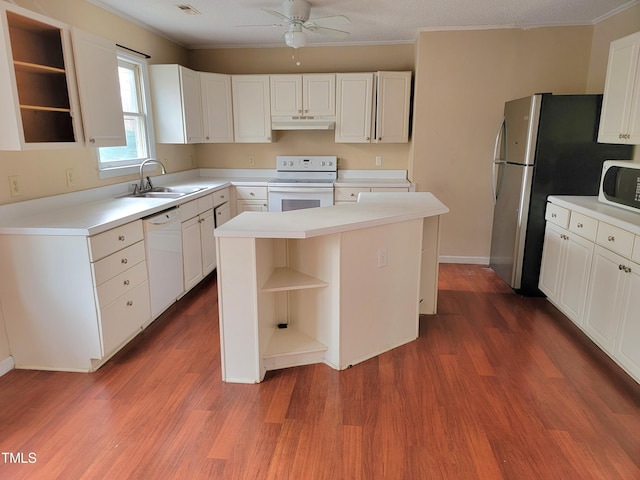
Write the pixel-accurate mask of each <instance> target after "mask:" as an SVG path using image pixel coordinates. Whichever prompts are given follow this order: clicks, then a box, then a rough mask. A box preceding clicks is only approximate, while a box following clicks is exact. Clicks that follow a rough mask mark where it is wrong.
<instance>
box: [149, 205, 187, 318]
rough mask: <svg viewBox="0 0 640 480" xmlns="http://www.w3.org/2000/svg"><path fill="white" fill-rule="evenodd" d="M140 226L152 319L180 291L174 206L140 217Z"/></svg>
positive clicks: (179, 235) (178, 231)
mask: <svg viewBox="0 0 640 480" xmlns="http://www.w3.org/2000/svg"><path fill="white" fill-rule="evenodd" d="M143 226H144V244H145V249H146V254H147V271H148V273H149V293H150V296H151V318H152V319H155V318H156V317H158V316H159V315H160V314H161V313H162V312H164V311H165V310H166V309H167V308H168V307H169V306H170V305H171V304H173V303H174V302H175V301H176V300H177V299H178V298H179V297H180V296H181V295H182V294H183V293H184V283H183V279H182V278H183V274H182V233H181V224H180V211H179V210H178V208H176V207H174V208H171V209H169V210H164V211H163V212H160V213H157V214H155V215H153V216H151V217H147V218H144V219H143Z"/></svg>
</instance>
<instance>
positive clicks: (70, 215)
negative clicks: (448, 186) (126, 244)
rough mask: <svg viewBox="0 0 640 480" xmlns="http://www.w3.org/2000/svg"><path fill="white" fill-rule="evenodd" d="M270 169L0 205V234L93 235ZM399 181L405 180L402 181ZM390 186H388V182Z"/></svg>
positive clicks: (378, 176) (397, 179) (377, 177)
mask: <svg viewBox="0 0 640 480" xmlns="http://www.w3.org/2000/svg"><path fill="white" fill-rule="evenodd" d="M366 172H367V171H366V170H347V171H344V172H342V176H343V177H344V176H345V175H346V178H347V179H348V180H349V181H350V182H360V183H359V185H362V184H363V183H367V184H378V182H380V184H383V185H384V186H395V185H396V183H397V184H398V185H400V184H401V186H408V185H409V183H408V182H407V180H406V178H404V177H406V172H405V171H404V170H399V171H395V170H387V171H372V173H371V174H369V175H370V178H364V177H363V175H367V173H366ZM276 174H277V172H276V170H274V169H216V168H204V169H194V170H188V171H183V172H177V173H173V174H167V175H157V176H154V177H153V178H152V180H153V182H154V184H155V185H156V186H194V187H195V186H197V187H205V188H206V189H205V190H201V191H199V192H197V193H194V194H190V195H185V196H182V197H179V198H173V199H161V198H144V197H137V198H132V197H126V196H123V195H126V194H127V191H128V188H129V184H132V183H137V182H135V181H129V182H124V183H120V184H116V185H110V186H107V187H99V188H93V189H90V190H84V191H79V192H72V193H67V194H61V195H55V196H52V197H45V198H38V199H34V200H27V201H24V202H16V203H10V204H6V205H0V234H11V235H20V234H25V235H95V234H97V233H101V232H104V231H106V230H109V229H111V228H115V227H119V226H120V225H124V224H125V223H128V222H131V221H133V220H137V219H140V218H143V217H147V216H149V215H153V214H155V213H158V212H161V211H162V210H166V209H168V208H172V207H175V206H178V205H180V204H182V203H185V202H188V201H191V200H194V199H196V198H198V197H201V196H203V195H207V194H209V193H212V192H213V191H215V190H218V189H221V188H225V187H228V186H230V185H238V186H266V185H267V182H268V181H269V180H271V179H273V178H275V177H276ZM402 178H404V181H403V180H402ZM390 182H391V183H390Z"/></svg>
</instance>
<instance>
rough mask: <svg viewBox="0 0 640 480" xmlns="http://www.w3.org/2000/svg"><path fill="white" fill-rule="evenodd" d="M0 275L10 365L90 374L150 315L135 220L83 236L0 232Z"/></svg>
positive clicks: (140, 234) (140, 239) (139, 227)
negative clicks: (11, 359)
mask: <svg viewBox="0 0 640 480" xmlns="http://www.w3.org/2000/svg"><path fill="white" fill-rule="evenodd" d="M0 271H2V272H3V275H2V276H0V299H1V303H2V312H3V315H4V319H5V324H6V329H7V336H8V338H9V343H10V346H11V355H12V356H13V358H14V360H15V363H16V367H17V368H27V369H28V368H32V369H41V370H68V371H91V370H95V369H96V368H98V367H99V366H100V365H102V364H103V363H104V362H105V361H106V360H108V359H109V358H110V357H111V356H112V355H113V354H114V353H116V352H117V351H118V350H119V349H120V348H121V347H122V346H123V345H124V344H126V343H127V341H129V340H130V339H131V338H133V337H134V336H135V335H137V334H138V333H139V332H140V331H141V330H142V328H143V325H145V324H147V323H148V321H149V319H150V317H151V307H150V301H149V283H148V281H147V269H146V261H145V249H144V243H143V232H142V222H141V221H140V220H136V221H134V222H131V223H128V224H126V225H123V226H121V227H117V228H114V229H112V230H108V231H106V232H103V233H100V234H97V235H94V236H91V237H86V236H81V235H1V236H0ZM27 292H28V295H25V293H27ZM34 299H37V301H34Z"/></svg>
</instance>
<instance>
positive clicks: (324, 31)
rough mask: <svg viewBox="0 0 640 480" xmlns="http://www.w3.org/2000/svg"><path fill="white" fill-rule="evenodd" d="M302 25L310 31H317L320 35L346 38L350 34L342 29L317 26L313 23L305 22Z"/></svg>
mask: <svg viewBox="0 0 640 480" xmlns="http://www.w3.org/2000/svg"><path fill="white" fill-rule="evenodd" d="M303 27H304V28H306V29H307V30H309V31H310V32H314V33H319V34H320V35H326V36H328V37H334V38H347V37H348V36H349V35H350V33H349V32H345V31H343V30H336V29H335V28H327V27H318V26H315V25H311V26H307V25H306V24H304V25H303Z"/></svg>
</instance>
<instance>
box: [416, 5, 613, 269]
mask: <svg viewBox="0 0 640 480" xmlns="http://www.w3.org/2000/svg"><path fill="white" fill-rule="evenodd" d="M623 15H624V14H623ZM593 32H594V27H590V26H584V27H557V28H539V29H531V30H519V29H502V30H477V31H445V32H423V33H422V34H421V35H420V38H419V39H418V41H417V44H416V84H417V85H418V87H417V89H416V95H415V102H414V130H413V145H412V152H411V155H410V166H409V171H410V178H411V179H412V180H413V181H414V182H416V183H417V184H418V189H419V190H422V191H431V192H433V193H434V194H435V195H436V196H438V197H439V198H440V199H441V200H442V201H443V202H444V203H445V204H447V205H448V206H449V208H450V213H449V214H447V215H445V216H444V217H443V228H442V237H441V254H442V255H443V256H455V257H467V259H468V260H469V261H477V262H481V261H483V260H486V259H487V258H488V256H489V251H490V242H491V223H492V216H493V201H492V192H491V178H492V171H491V160H492V158H493V148H494V139H495V136H496V132H497V129H498V126H499V124H500V121H501V118H502V111H503V106H504V102H505V101H508V100H511V99H515V98H519V97H523V96H527V95H531V94H533V93H537V92H553V93H557V94H562V93H586V91H587V79H588V77H589V73H590V72H596V71H598V69H600V68H606V57H605V59H604V62H605V65H604V67H602V65H598V66H596V65H594V64H592V62H591V47H592V38H593ZM607 48H608V42H607ZM601 92H602V87H600V91H599V92H598V93H601Z"/></svg>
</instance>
